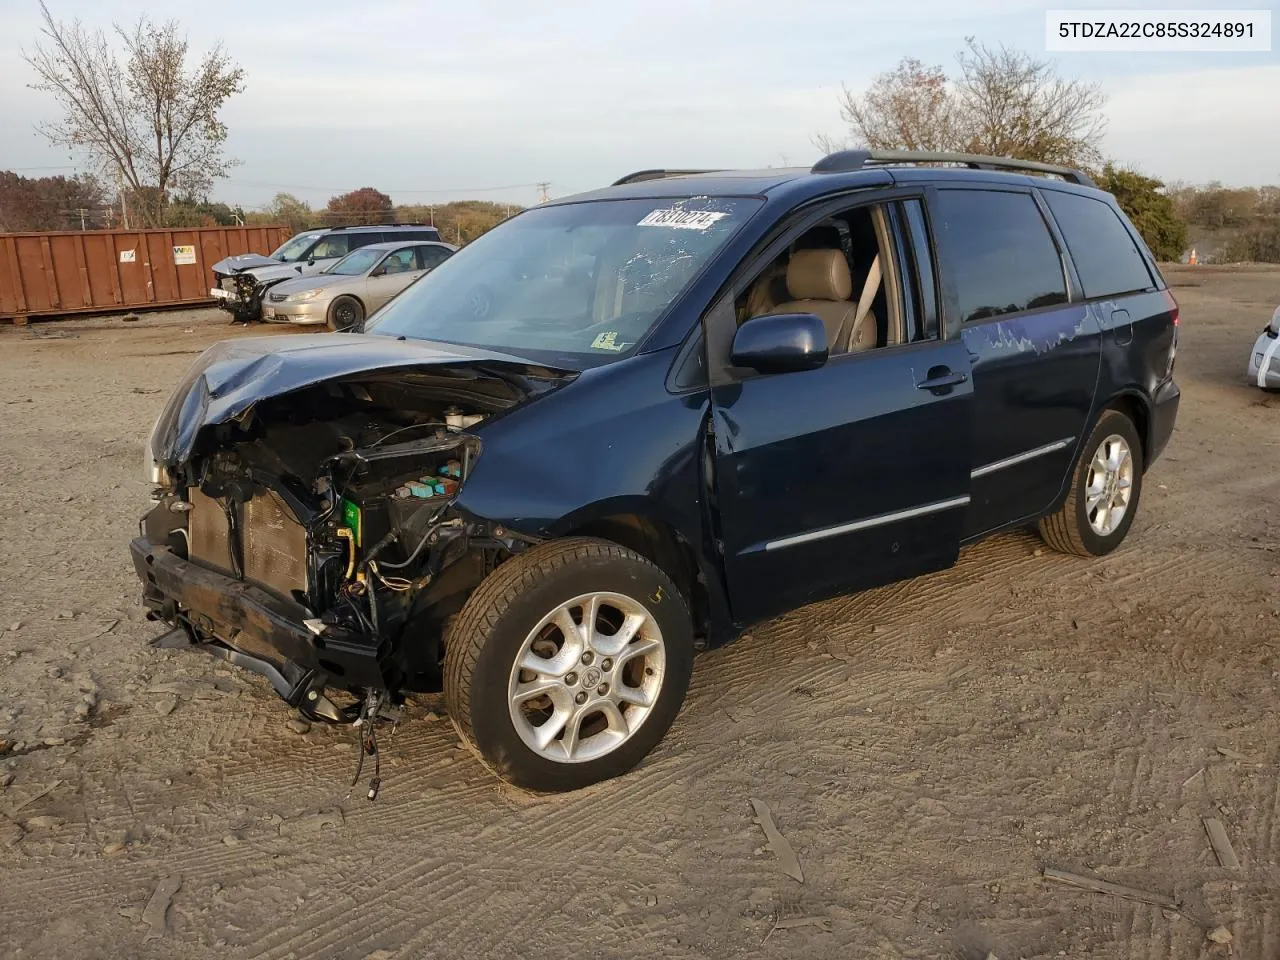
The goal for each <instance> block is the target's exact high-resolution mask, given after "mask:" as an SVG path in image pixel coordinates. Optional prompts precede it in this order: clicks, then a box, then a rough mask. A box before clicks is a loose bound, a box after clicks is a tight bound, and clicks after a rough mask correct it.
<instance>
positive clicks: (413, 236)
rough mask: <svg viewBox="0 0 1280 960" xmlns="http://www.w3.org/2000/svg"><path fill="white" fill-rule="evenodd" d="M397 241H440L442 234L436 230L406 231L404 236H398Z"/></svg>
mask: <svg viewBox="0 0 1280 960" xmlns="http://www.w3.org/2000/svg"><path fill="white" fill-rule="evenodd" d="M397 239H403V240H439V239H440V234H438V233H436V231H434V230H406V231H405V232H404V233H403V234H397Z"/></svg>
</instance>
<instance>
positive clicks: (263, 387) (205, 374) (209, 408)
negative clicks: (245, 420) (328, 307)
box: [149, 333, 575, 467]
mask: <svg viewBox="0 0 1280 960" xmlns="http://www.w3.org/2000/svg"><path fill="white" fill-rule="evenodd" d="M468 367H469V368H473V369H475V370H476V371H477V373H478V374H479V375H483V374H485V373H487V374H488V375H489V377H490V378H491V379H493V380H499V381H502V382H505V383H507V384H508V385H509V386H510V389H511V393H512V398H513V400H514V399H518V398H520V397H522V396H529V395H532V394H535V393H539V392H542V390H544V389H547V388H548V387H550V386H552V385H554V383H555V382H557V381H561V380H564V379H566V378H571V377H572V376H574V375H575V373H574V372H573V371H567V370H553V369H549V368H546V367H541V366H538V365H537V364H533V363H530V362H529V361H527V360H523V359H521V358H519V357H514V356H510V355H508V354H503V353H497V352H493V351H489V350H483V349H480V348H477V347H464V346H460V345H454V344H444V343H432V342H428V341H423V340H418V341H414V340H397V339H393V338H392V337H386V336H376V335H373V334H353V333H328V334H319V335H311V336H267V337H251V338H247V339H243V340H223V341H222V342H221V343H216V344H214V345H213V346H212V347H210V348H209V349H207V350H206V351H205V352H204V353H202V354H201V355H200V356H199V358H198V359H197V360H196V361H195V363H193V364H192V365H191V367H190V369H188V370H187V372H186V373H185V374H184V375H183V377H182V380H181V382H180V383H179V384H178V387H177V389H175V390H174V392H173V394H172V396H170V397H169V400H168V402H167V403H166V404H165V408H164V411H163V412H162V413H161V414H160V419H159V420H157V421H156V425H155V429H154V430H153V431H152V434H151V441H150V444H149V450H150V455H151V458H152V460H154V461H155V462H156V463H158V464H160V465H162V466H165V467H176V466H178V465H180V464H181V463H183V462H184V461H186V460H187V458H188V457H190V456H191V452H192V450H193V449H194V448H195V443H196V438H197V436H198V435H199V433H200V431H201V430H202V429H204V428H205V427H208V426H213V425H215V424H219V423H226V422H228V421H230V420H235V419H237V418H239V417H241V416H243V415H244V414H245V413H246V412H247V411H248V410H249V409H250V408H252V407H253V405H254V404H255V403H257V402H258V401H260V400H265V399H268V398H270V397H278V396H281V395H282V394H286V393H291V392H292V391H294V390H300V389H302V388H303V387H309V386H312V385H314V384H317V383H321V382H324V381H326V380H335V379H338V378H341V377H347V376H351V375H354V374H360V373H368V372H371V371H379V370H394V369H402V370H406V371H407V370H422V371H429V370H431V369H441V370H443V369H444V368H452V369H454V370H457V369H459V368H468Z"/></svg>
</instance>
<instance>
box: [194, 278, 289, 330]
mask: <svg viewBox="0 0 1280 960" xmlns="http://www.w3.org/2000/svg"><path fill="white" fill-rule="evenodd" d="M213 279H214V282H215V284H216V285H215V286H214V287H212V288H211V289H210V290H209V295H210V296H211V297H213V298H214V299H215V300H216V301H217V304H218V306H219V307H221V308H222V309H223V310H226V311H227V312H228V313H230V314H231V315H232V316H234V317H235V318H236V319H237V320H242V321H248V320H257V319H258V318H260V317H261V316H262V299H263V297H264V296H265V295H266V292H267V289H268V288H269V287H271V286H272V285H273V283H272V282H263V281H260V280H259V279H258V278H257V277H255V276H254V275H253V274H251V273H232V274H223V273H219V272H217V271H215V272H214V275H213ZM280 279H287V278H283V277H282V278H280ZM274 282H275V283H279V282H280V281H279V280H276V281H274Z"/></svg>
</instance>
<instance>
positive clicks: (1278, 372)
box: [1249, 307, 1280, 390]
mask: <svg viewBox="0 0 1280 960" xmlns="http://www.w3.org/2000/svg"><path fill="white" fill-rule="evenodd" d="M1249 381H1250V382H1251V383H1256V384H1257V385H1258V386H1260V387H1262V388H1263V389H1264V390H1280V307H1276V312H1275V313H1273V314H1272V315H1271V322H1270V323H1268V324H1267V325H1266V326H1265V327H1263V328H1262V333H1260V334H1258V341H1257V342H1256V343H1255V344H1254V345H1253V349H1252V350H1251V351H1250V352H1249Z"/></svg>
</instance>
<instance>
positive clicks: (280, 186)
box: [221, 180, 549, 194]
mask: <svg viewBox="0 0 1280 960" xmlns="http://www.w3.org/2000/svg"><path fill="white" fill-rule="evenodd" d="M221 182H223V183H233V184H235V185H236V186H240V187H270V188H272V189H275V190H312V191H315V192H316V193H348V192H350V191H351V189H352V188H350V187H309V186H304V185H302V184H300V183H267V182H264V181H260V180H224V181H221ZM540 186H543V184H539V183H508V184H505V185H503V186H500V187H444V188H436V189H431V190H399V189H390V190H380V192H381V193H387V194H392V193H396V194H406V193H409V194H417V193H423V194H427V193H430V194H435V193H493V192H495V191H497V190H523V189H526V188H529V187H540ZM548 186H549V184H548Z"/></svg>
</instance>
